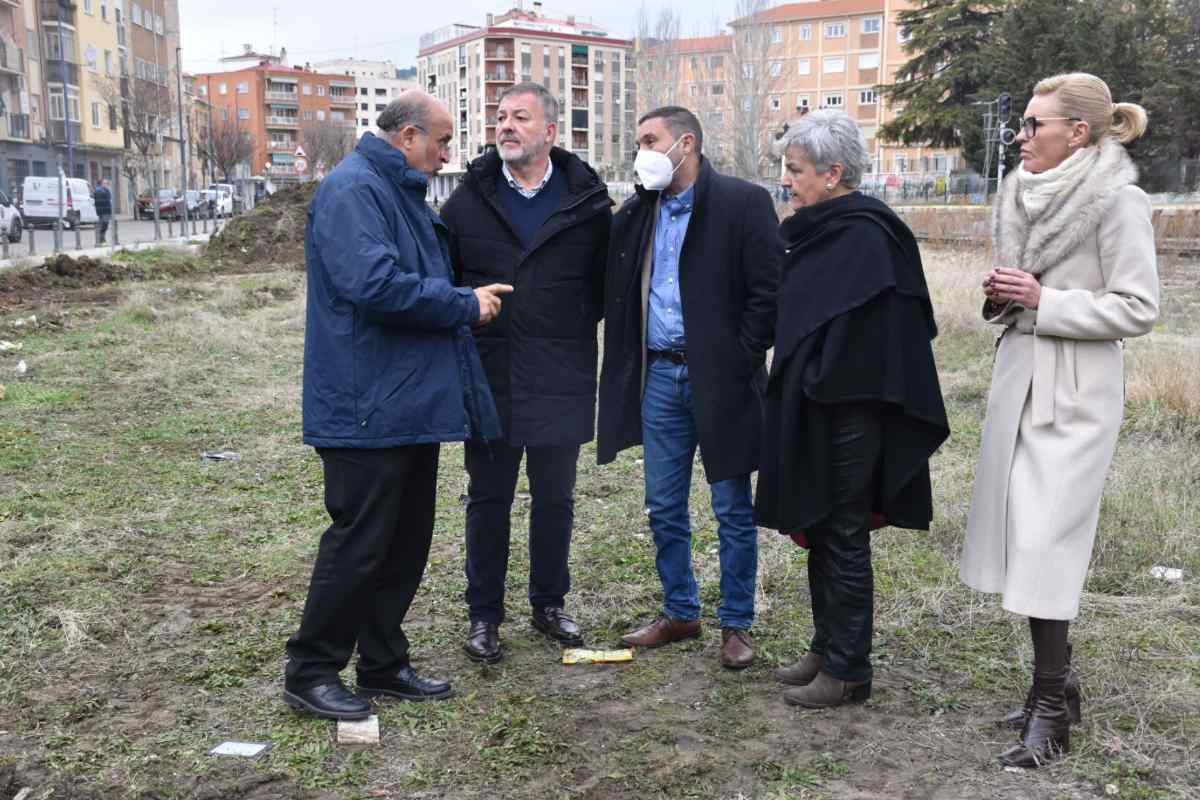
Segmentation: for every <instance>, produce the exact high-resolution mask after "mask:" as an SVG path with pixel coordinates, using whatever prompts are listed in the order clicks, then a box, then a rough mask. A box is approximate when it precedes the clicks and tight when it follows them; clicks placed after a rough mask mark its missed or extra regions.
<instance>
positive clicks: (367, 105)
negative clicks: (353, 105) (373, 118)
mask: <svg viewBox="0 0 1200 800" xmlns="http://www.w3.org/2000/svg"><path fill="white" fill-rule="evenodd" d="M358 107H359V108H361V109H362V110H363V111H370V110H371V104H370V103H360V104H359V106H358Z"/></svg>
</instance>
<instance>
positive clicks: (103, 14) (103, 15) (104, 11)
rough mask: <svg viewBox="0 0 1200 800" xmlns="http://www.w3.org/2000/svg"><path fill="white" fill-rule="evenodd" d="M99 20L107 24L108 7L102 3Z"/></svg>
mask: <svg viewBox="0 0 1200 800" xmlns="http://www.w3.org/2000/svg"><path fill="white" fill-rule="evenodd" d="M100 19H102V20H104V21H105V22H108V6H106V5H104V3H101V4H100Z"/></svg>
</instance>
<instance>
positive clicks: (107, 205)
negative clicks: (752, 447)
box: [92, 186, 112, 219]
mask: <svg viewBox="0 0 1200 800" xmlns="http://www.w3.org/2000/svg"><path fill="white" fill-rule="evenodd" d="M92 194H93V195H94V197H93V199H94V200H95V203H96V216H98V217H100V218H101V219H103V218H104V217H111V216H112V192H110V191H108V189H105V188H104V187H103V186H97V187H96V191H95V192H93V193H92Z"/></svg>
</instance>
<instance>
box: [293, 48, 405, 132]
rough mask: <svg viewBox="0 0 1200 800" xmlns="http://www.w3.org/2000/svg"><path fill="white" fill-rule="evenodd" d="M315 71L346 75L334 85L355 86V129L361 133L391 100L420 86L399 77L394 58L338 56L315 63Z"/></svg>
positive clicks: (373, 126)
mask: <svg viewBox="0 0 1200 800" xmlns="http://www.w3.org/2000/svg"><path fill="white" fill-rule="evenodd" d="M312 67H313V71H314V72H321V73H324V74H326V75H338V76H344V78H345V82H344V86H343V84H342V83H341V82H339V81H333V82H331V84H330V85H331V86H332V85H338V86H342V87H343V88H350V87H353V89H354V94H355V101H356V102H355V106H354V108H355V121H354V129H355V131H356V133H357V134H358V136H359V137H361V136H362V135H363V134H364V133H366V132H367V131H370V130H374V129H375V122H376V120H378V119H379V114H380V113H381V112H382V111H383V110H384V109H385V108H387V105H388V103H390V102H392V101H393V100H395V99H396V98H397V97H399V96H400V95H402V94H404V93H405V92H406V91H408V90H409V89H416V88H418V87H419V86H420V84H419V83H417V82H416V81H406V80H401V79H399V78H397V77H396V65H395V64H393V63H392V62H391V61H363V60H360V59H357V58H339V59H334V60H331V61H322V62H320V63H318V64H313V65H312Z"/></svg>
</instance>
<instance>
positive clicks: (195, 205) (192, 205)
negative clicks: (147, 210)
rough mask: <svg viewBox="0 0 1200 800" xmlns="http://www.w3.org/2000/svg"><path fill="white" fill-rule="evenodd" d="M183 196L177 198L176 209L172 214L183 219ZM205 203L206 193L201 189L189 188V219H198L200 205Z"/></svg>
mask: <svg viewBox="0 0 1200 800" xmlns="http://www.w3.org/2000/svg"><path fill="white" fill-rule="evenodd" d="M183 204H184V198H183V197H176V198H175V210H174V212H173V213H172V214H171V216H172V217H174V218H175V219H183ZM203 204H204V195H202V194H201V193H200V190H199V189H188V190H187V213H188V218H189V219H196V218H197V217H199V216H200V207H201V205H203Z"/></svg>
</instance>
